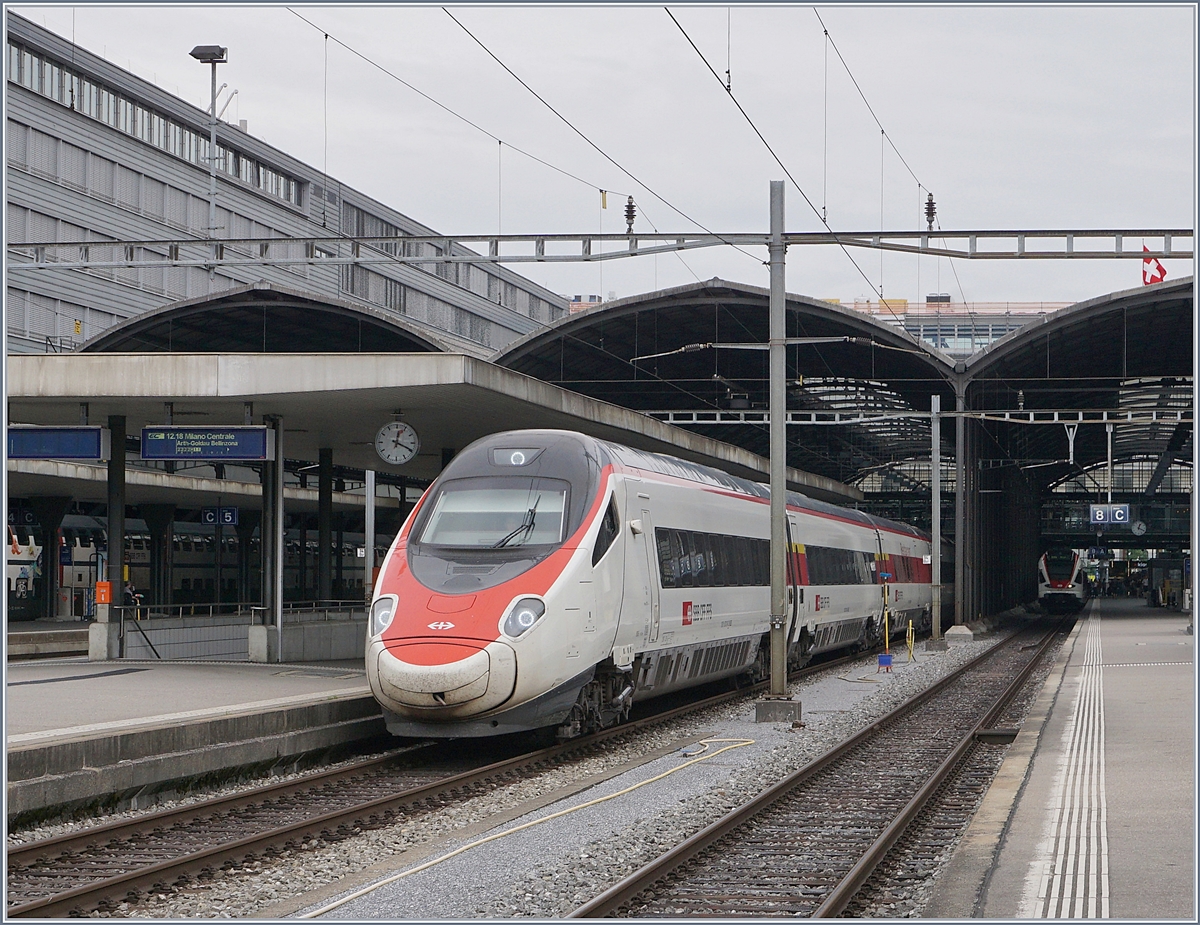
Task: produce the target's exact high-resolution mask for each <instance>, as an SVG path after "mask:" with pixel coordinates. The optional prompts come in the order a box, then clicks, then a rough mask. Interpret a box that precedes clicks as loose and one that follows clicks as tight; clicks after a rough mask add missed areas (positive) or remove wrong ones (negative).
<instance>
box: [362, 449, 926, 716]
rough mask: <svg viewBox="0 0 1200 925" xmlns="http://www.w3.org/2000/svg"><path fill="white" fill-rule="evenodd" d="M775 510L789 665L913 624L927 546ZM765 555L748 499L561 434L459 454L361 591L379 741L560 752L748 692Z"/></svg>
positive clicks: (763, 602) (740, 491) (912, 538)
mask: <svg viewBox="0 0 1200 925" xmlns="http://www.w3.org/2000/svg"><path fill="white" fill-rule="evenodd" d="M788 502H789V513H788V519H789V531H790V533H791V535H792V539H791V541H790V542H789V547H790V550H791V551H790V554H789V557H788V584H789V606H788V626H787V632H788V639H789V645H790V660H791V661H792V663H793V664H801V663H803V661H806V660H807V659H808V658H809V657H811V655H812V654H813V653H814V652H817V651H820V650H821V649H824V648H835V647H846V646H851V645H855V644H861V643H862V642H865V641H871V640H872V639H873V638H882V637H881V634H882V631H883V630H882V616H883V612H884V608H885V607H887V608H888V609H889V611H891V612H894V613H895V614H896V616H897V619H896V621H895V622H894V623H889V625H888V628H889V630H890V631H891V632H893V633H899V632H902V631H903V628H904V627H903V626H902V625H900V624H901V619H902V618H911V617H912V616H913V615H920V614H921V613H926V612H927V611H928V604H929V583H928V582H929V578H928V575H927V564H928V541H927V538H925V537H924V536H923V535H921V534H919V533H918V532H917V531H915V530H913V529H912V528H909V527H903V526H902V525H897V524H891V523H889V522H886V521H880V520H878V519H875V518H871V517H869V516H867V515H865V514H861V513H859V512H854V511H846V510H844V509H841V508H837V507H835V506H833V505H824V504H821V503H818V502H813V501H810V500H809V499H806V498H804V497H803V496H800V495H791V494H790V495H789V498H788ZM884 534H887V535H888V538H887V539H886V540H884V539H882V538H881V537H882V536H883V535H884ZM768 536H769V493H768V491H767V489H766V488H765V486H762V485H758V484H756V483H751V482H746V481H744V480H741V479H736V478H733V477H732V476H729V475H727V474H726V473H723V472H719V471H717V470H713V469H707V468H705V467H702V466H696V465H693V464H690V463H686V462H684V461H682V460H678V459H674V458H672V457H665V456H658V455H654V454H648V453H643V452H641V451H637V450H631V449H629V448H626V447H619V446H616V445H614V444H608V443H603V442H601V441H597V440H593V439H591V438H588V437H585V436H583V435H580V434H574V433H568V432H560V431H524V432H514V433H509V434H498V435H495V436H492V437H488V438H485V439H483V440H481V441H477V442H476V443H475V444H473V445H472V446H471V447H468V448H467V449H466V450H464V451H463V452H462V453H460V454H459V455H458V456H457V457H456V458H455V459H454V460H453V461H452V462H451V464H450V465H449V467H448V468H447V469H446V471H445V472H444V473H443V474H442V476H441V477H440V478H439V479H438V480H437V481H436V482H435V483H434V484H433V485H432V486H431V487H430V489H429V491H428V492H427V493H426V495H425V496H424V497H423V498H422V500H421V502H420V503H419V504H418V505H417V508H416V509H414V511H413V512H412V514H411V515H410V517H409V519H408V521H407V522H406V523H405V525H404V527H403V528H402V530H401V532H400V534H399V536H398V537H397V539H396V542H395V544H394V545H393V547H392V549H391V550H390V551H389V553H388V555H387V558H386V560H385V562H384V566H383V568H382V569H381V572H380V578H379V581H378V583H377V585H376V587H375V597H374V601H373V604H372V619H371V627H370V630H369V632H370V638H369V639H368V651H367V672H368V679H369V680H370V683H371V687H372V690H373V691H374V692H375V695H376V697H377V698H378V699H379V701H380V703H381V704H382V705H383V708H384V713H385V717H386V719H387V722H388V728H389V729H391V730H392V731H393V732H394V733H397V734H402V735H442V736H479V735H490V734H496V733H499V732H507V731H517V730H522V729H534V728H541V727H545V726H557V727H558V730H559V733H560V735H563V736H569V735H574V734H578V733H580V732H584V731H587V730H589V729H594V728H599V727H603V726H607V725H611V724H613V723H616V722H619V721H621V720H622V719H623V718H624V717H625V716H627V715H628V712H629V709H630V706H631V705H632V704H633V703H634V702H635V701H638V700H642V699H648V698H650V697H655V696H660V695H662V694H665V693H668V692H671V691H678V690H682V689H686V688H688V687H692V686H695V685H699V684H703V683H706V682H709V681H713V680H719V679H721V678H727V677H733V676H737V675H746V676H748V677H750V676H759V675H761V674H762V673H763V671H764V669H765V652H766V644H765V642H766V638H767V634H768V632H769V619H768V613H769V609H770V608H769V604H770V600H769V597H770V592H769V587H768V585H769V541H768ZM809 540H811V541H812V545H807V542H808V541H809ZM885 547H886V548H885ZM892 547H895V548H894V549H893V548H892ZM922 556H924V559H922ZM922 562H923V563H924V565H925V566H926V570H925V571H924V572H923V571H922ZM885 567H886V568H891V569H893V570H894V571H896V572H897V575H896V576H895V580H894V581H892V582H891V583H888V581H889V578H891V577H892V576H890V575H888V574H886V573H883V572H882V571H881V570H882V569H883V568H885ZM810 570H811V571H812V574H811V575H810V574H809V571H810Z"/></svg>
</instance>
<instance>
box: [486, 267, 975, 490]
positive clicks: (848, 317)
mask: <svg viewBox="0 0 1200 925" xmlns="http://www.w3.org/2000/svg"><path fill="white" fill-rule="evenodd" d="M769 297H770V293H769V291H768V290H767V289H763V288H759V287H756V286H748V285H745V284H743V283H735V282H729V281H726V280H721V279H710V280H707V281H705V282H698V283H693V284H689V285H686V286H678V287H675V288H672V289H664V290H661V291H658V292H652V293H649V294H645V295H640V296H635V297H631V298H627V299H621V300H618V301H615V302H608V303H605V304H604V305H603V306H601V307H598V308H594V309H591V310H588V311H584V312H579V313H576V314H573V315H570V316H568V317H566V318H563V319H561V320H559V321H558V322H556V323H555V324H552V325H550V326H548V327H545V328H542V329H540V330H538V331H536V332H534V333H531V334H529V335H527V336H525V337H524V338H522V339H521V340H518V341H516V342H514V343H513V344H510V345H509V346H508V347H506V348H505V349H504V350H502V351H500V352H499V353H497V354H496V355H495V356H494V357H493V358H492V360H493V362H495V363H497V364H498V365H501V366H506V367H508V368H510V369H514V370H517V371H519V372H523V373H526V374H527V375H531V376H535V377H537V378H539V379H543V380H546V381H549V382H553V383H555V384H556V385H561V386H562V387H564V388H568V389H572V390H573V391H577V392H582V393H584V394H586V395H590V396H592V397H595V398H600V399H603V400H604V401H609V402H613V403H614V404H619V405H624V406H625V407H628V408H634V409H636V410H639V411H695V412H712V411H717V410H722V409H724V410H739V409H749V410H751V411H758V412H761V411H763V410H765V409H766V407H767V402H768V381H767V376H768V355H767V351H765V350H742V349H729V348H726V349H713V348H711V347H704V348H701V349H689V350H687V351H682V352H675V351H679V350H680V348H683V347H685V346H688V345H695V344H705V345H708V344H713V343H725V344H733V343H754V344H766V343H767V340H768V329H769V315H768V310H769ZM787 336H788V337H853V338H858V339H860V342H858V343H821V344H811V345H789V346H788V347H787V376H788V381H789V388H788V407H789V408H790V409H792V410H814V411H830V410H839V411H853V410H858V409H868V410H871V409H874V410H912V409H918V410H927V409H928V407H929V395H930V394H931V393H932V392H935V391H936V392H939V393H941V394H943V395H945V396H947V398H946V399H944V400H943V405H944V406H945V403H946V402H947V401H952V400H953V399H952V396H953V389H952V387H951V386H949V385H948V380H949V379H951V378H952V377H953V375H954V370H953V363H952V361H951V360H950V359H949V358H947V357H946V356H944V355H943V354H941V353H939V352H938V351H937V350H935V349H934V348H933V347H932V346H930V345H929V344H926V343H924V342H922V341H918V340H916V339H914V338H913V337H911V336H910V335H909V334H907V333H906V332H905V331H903V330H901V329H899V328H896V327H891V326H889V325H886V324H881V323H879V322H877V321H875V320H874V319H872V318H871V317H870V316H868V315H865V314H863V313H861V312H857V311H854V310H852V309H847V308H842V307H841V306H839V305H836V304H833V303H829V302H822V301H819V300H817V299H812V298H807V297H805V296H799V295H788V297H787ZM639 358H640V359H639ZM686 426H688V429H689V430H694V431H697V432H700V433H703V434H705V435H706V436H711V437H715V438H716V439H720V440H726V441H729V442H731V443H734V444H736V445H739V446H743V447H745V448H746V449H749V450H751V451H752V452H755V453H758V454H761V455H767V452H768V443H769V440H768V427H767V424H766V422H765V421H761V422H757V423H745V424H736V425H731V424H712V425H705V424H703V423H698V424H695V425H691V424H688V425H686ZM928 435H929V425H928V422H927V421H924V422H921V421H916V422H914V421H907V422H895V421H893V422H891V423H889V424H886V425H879V426H871V425H867V426H857V427H854V428H853V429H852V430H848V429H847V428H844V427H828V426H816V425H814V426H805V427H790V428H788V442H789V447H788V465H790V466H795V467H797V468H800V469H804V470H807V471H810V472H817V473H820V474H822V475H826V476H828V477H830V478H835V479H838V480H840V481H844V480H846V479H849V478H851V477H853V476H854V475H855V474H856V473H857V472H858V471H860V470H861V469H862V468H864V467H869V466H877V465H886V464H887V463H889V462H892V461H895V460H898V459H902V458H907V457H909V456H911V455H913V453H919V452H921V450H922V448H923V449H924V452H925V453H926V455H928V447H929V436H928Z"/></svg>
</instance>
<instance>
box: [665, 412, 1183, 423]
mask: <svg viewBox="0 0 1200 925" xmlns="http://www.w3.org/2000/svg"><path fill="white" fill-rule="evenodd" d="M642 414H646V415H649V416H650V417H652V418H657V419H658V420H660V421H663V422H665V423H667V424H681V425H687V424H769V423H770V422H771V412H769V411H731V410H715V409H714V410H706V411H643V412H642ZM939 414H940V415H941V417H943V418H965V419H967V420H973V421H998V422H1001V423H1005V424H1060V425H1061V424H1151V423H1157V424H1167V423H1169V424H1176V425H1178V424H1182V423H1190V422H1191V421H1192V409H1190V408H1172V409H1166V410H1164V409H1156V408H1145V409H1139V410H1133V409H1129V410H1119V411H1114V410H1112V409H1104V410H1099V411H1081V410H1079V409H1076V408H1071V409H1064V410H1059V411H1054V410H1041V411H1026V410H1023V409H1022V410H1016V411H1005V410H991V411H941V412H939ZM929 416H930V412H929V411H883V412H878V413H871V414H862V413H860V412H854V411H789V412H787V423H788V424H825V425H836V424H879V423H885V422H887V421H898V420H911V419H914V418H915V419H921V418H925V419H928V418H929Z"/></svg>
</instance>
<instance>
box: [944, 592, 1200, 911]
mask: <svg viewBox="0 0 1200 925" xmlns="http://www.w3.org/2000/svg"><path fill="white" fill-rule="evenodd" d="M1190 622H1191V615H1190V614H1188V613H1180V612H1178V611H1172V610H1166V609H1161V608H1152V607H1149V606H1147V605H1146V603H1145V602H1144V601H1143V600H1140V599H1124V598H1102V599H1096V600H1093V601H1092V602H1090V603H1089V605H1088V606H1087V608H1086V609H1085V610H1084V612H1083V614H1081V615H1080V618H1079V620H1078V622H1077V623H1076V625H1075V629H1074V630H1073V631H1072V634H1071V636H1070V638H1069V639H1068V640H1067V642H1066V644H1065V645H1064V646H1063V648H1062V650H1061V652H1060V655H1059V659H1058V661H1057V663H1056V664H1055V666H1054V667H1053V669H1052V670H1051V672H1050V675H1049V677H1048V678H1047V680H1046V683H1045V685H1044V686H1043V688H1042V691H1041V693H1040V695H1039V697H1038V699H1037V701H1036V703H1035V704H1034V707H1033V708H1032V709H1031V711H1030V713H1029V716H1028V717H1027V719H1026V721H1025V724H1024V725H1023V727H1022V729H1021V732H1020V734H1019V735H1018V736H1017V738H1016V740H1015V741H1014V742H1013V743H1012V745H1010V746H1009V751H1008V755H1007V757H1006V758H1005V760H1004V763H1003V765H1002V767H1001V769H1000V773H999V775H998V776H997V778H996V780H995V782H994V783H993V784H992V786H991V788H990V789H989V791H988V793H987V795H986V796H985V798H984V801H983V804H982V806H981V807H980V809H979V812H978V813H977V814H976V816H975V818H974V820H973V821H972V823H971V826H970V828H969V829H968V831H967V833H966V836H965V837H964V838H963V840H962V842H961V843H960V844H959V846H958V848H957V850H956V851H955V854H954V857H953V859H952V860H951V861H950V865H949V867H948V868H947V869H946V870H945V871H944V872H943V874H942V876H941V877H940V878H939V882H938V887H937V889H936V891H935V893H934V896H933V898H932V900H931V902H930V905H929V906H928V907H927V908H926V910H925V915H926V916H928V917H930V918H948V919H965V918H985V919H1010V918H1113V919H1150V920H1156V921H1162V920H1165V919H1185V920H1191V921H1195V918H1196V907H1195V899H1194V897H1195V889H1196V883H1195V872H1196V857H1195V853H1194V844H1195V837H1196V806H1195V767H1194V756H1195V726H1196V716H1195V707H1196V685H1195V659H1194V655H1195V646H1194V639H1195V637H1194V636H1193V635H1191V634H1190V633H1189V632H1188V627H1189V624H1190Z"/></svg>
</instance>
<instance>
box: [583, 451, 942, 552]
mask: <svg viewBox="0 0 1200 925" xmlns="http://www.w3.org/2000/svg"><path fill="white" fill-rule="evenodd" d="M596 442H597V443H598V444H600V445H601V446H603V447H604V449H605V450H607V451H608V453H609V454H611V455H612V456H613V457H614V458H615V459H616V460H617V461H618V462H620V463H621V464H622V465H625V466H629V467H630V468H633V469H642V470H645V471H648V472H657V473H659V474H660V475H669V476H673V477H675V478H679V479H686V480H688V481H690V482H697V483H699V484H702V485H711V486H714V487H717V488H722V489H724V490H726V491H732V492H736V493H738V494H744V495H748V496H750V497H753V498H767V499H769V498H770V497H771V487H770V486H769V485H766V484H764V483H762V482H752V481H750V480H749V479H743V478H739V477H738V476H736V475H730V474H729V473H728V472H724V471H722V470H721V469H714V468H712V467H711V466H702V465H700V464H699V463H694V462H688V461H687V460H686V459H680V458H678V457H677V456H668V455H666V454H664V453H651V452H648V451H646V450H635V449H633V448H632V447H627V446H622V445H620V444H618V443H609V442H608V441H604V440H597V441H596ZM787 504H788V507H789V508H793V509H796V510H801V511H809V512H811V513H814V514H824V515H826V516H833V517H838V518H840V519H842V520H849V521H853V522H857V523H860V524H862V525H863V526H866V527H872V528H876V527H878V528H880V529H885V530H889V531H893V532H897V533H907V534H910V535H912V536H914V537H918V538H920V539H925V540H928V539H929V534H927V533H926V532H925V531H924V530H919V529H918V528H916V527H914V526H912V525H910V524H905V523H898V522H896V521H894V520H887V519H886V518H883V517H876V516H874V515H872V514H867V513H865V512H864V511H859V510H856V509H855V508H850V507H841V506H840V505H837V504H830V503H829V502H827V501H818V500H816V499H815V498H810V497H808V495H805V494H801V493H800V492H798V491H788V492H787Z"/></svg>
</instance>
